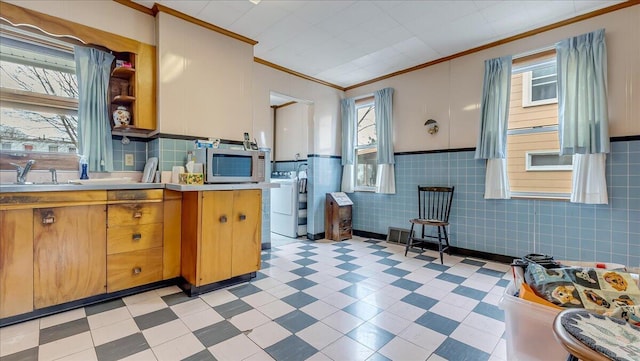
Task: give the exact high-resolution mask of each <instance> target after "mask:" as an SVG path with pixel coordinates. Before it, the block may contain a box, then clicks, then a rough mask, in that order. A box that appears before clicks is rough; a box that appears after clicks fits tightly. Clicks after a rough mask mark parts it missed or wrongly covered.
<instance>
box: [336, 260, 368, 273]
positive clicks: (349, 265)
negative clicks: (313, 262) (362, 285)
mask: <svg viewBox="0 0 640 361" xmlns="http://www.w3.org/2000/svg"><path fill="white" fill-rule="evenodd" d="M336 267H337V268H340V269H343V270H345V271H355V270H357V269H358V268H361V267H362V266H358V265H357V264H353V263H349V262H345V263H341V264H339V265H337V266H336Z"/></svg>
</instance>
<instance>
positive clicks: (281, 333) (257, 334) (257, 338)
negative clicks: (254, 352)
mask: <svg viewBox="0 0 640 361" xmlns="http://www.w3.org/2000/svg"><path fill="white" fill-rule="evenodd" d="M247 336H248V337H249V338H250V339H251V340H252V341H253V342H255V343H256V344H257V345H258V346H260V347H262V348H263V349H264V348H267V347H269V346H271V345H274V344H276V343H278V342H280V341H282V340H284V339H285V338H287V337H289V336H291V332H289V331H288V330H287V329H286V328H284V327H282V326H280V325H279V324H277V323H276V322H273V321H272V322H268V323H265V324H263V325H260V326H258V327H256V328H254V329H253V330H252V331H251V332H249V333H248V334H247Z"/></svg>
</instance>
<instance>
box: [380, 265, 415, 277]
mask: <svg viewBox="0 0 640 361" xmlns="http://www.w3.org/2000/svg"><path fill="white" fill-rule="evenodd" d="M382 272H384V273H388V274H390V275H393V276H397V277H404V276H406V275H408V274H409V273H411V272H409V271H407V270H403V269H400V268H395V267H390V268H387V269H386V270H384V271H382Z"/></svg>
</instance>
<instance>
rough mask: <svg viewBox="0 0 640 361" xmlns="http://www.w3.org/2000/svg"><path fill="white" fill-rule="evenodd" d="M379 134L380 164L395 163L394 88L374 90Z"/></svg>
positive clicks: (377, 131) (377, 132) (377, 133)
mask: <svg viewBox="0 0 640 361" xmlns="http://www.w3.org/2000/svg"><path fill="white" fill-rule="evenodd" d="M373 99H374V105H375V113H376V135H377V136H378V143H377V151H378V159H377V161H378V164H394V163H395V161H394V158H393V88H384V89H381V90H377V91H375V92H373Z"/></svg>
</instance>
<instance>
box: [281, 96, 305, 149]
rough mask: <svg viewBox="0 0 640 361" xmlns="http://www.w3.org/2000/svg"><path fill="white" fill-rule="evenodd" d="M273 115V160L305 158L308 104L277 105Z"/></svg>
mask: <svg viewBox="0 0 640 361" xmlns="http://www.w3.org/2000/svg"><path fill="white" fill-rule="evenodd" d="M275 115H276V116H275V131H276V136H275V142H276V144H275V147H274V149H275V160H276V161H289V160H296V159H307V151H308V149H309V148H308V144H307V143H308V141H309V139H308V135H307V134H308V124H309V105H308V104H304V103H295V104H291V105H287V106H284V107H279V108H277V109H276V114H275ZM296 155H297V157H296Z"/></svg>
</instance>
